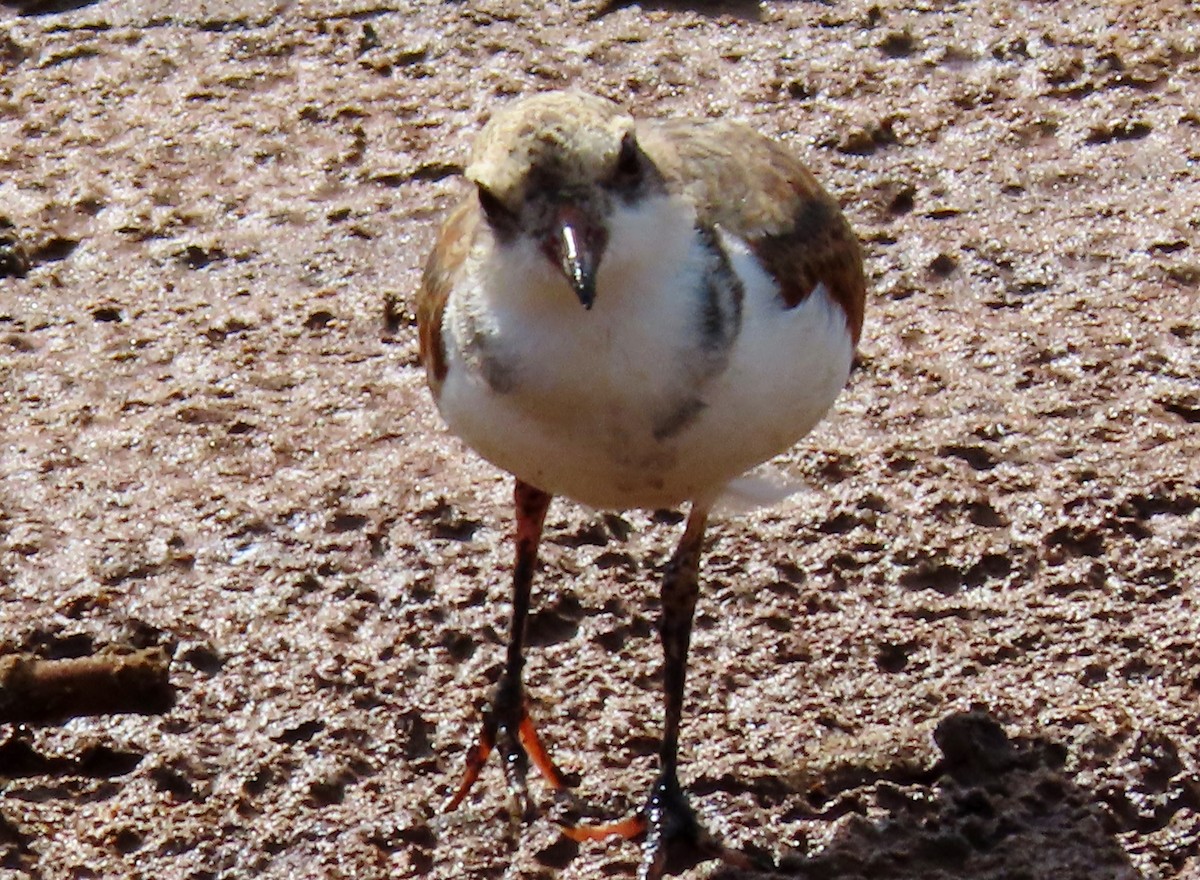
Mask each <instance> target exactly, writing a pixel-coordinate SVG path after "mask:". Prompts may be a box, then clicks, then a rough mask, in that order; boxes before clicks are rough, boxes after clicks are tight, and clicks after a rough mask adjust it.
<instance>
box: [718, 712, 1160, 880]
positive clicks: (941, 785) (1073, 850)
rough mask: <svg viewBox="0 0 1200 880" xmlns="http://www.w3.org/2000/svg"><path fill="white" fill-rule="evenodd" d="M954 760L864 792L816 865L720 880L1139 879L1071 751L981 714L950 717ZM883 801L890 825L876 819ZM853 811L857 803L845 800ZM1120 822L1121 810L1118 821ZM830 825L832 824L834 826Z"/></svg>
mask: <svg viewBox="0 0 1200 880" xmlns="http://www.w3.org/2000/svg"><path fill="white" fill-rule="evenodd" d="M934 739H935V742H936V743H937V745H938V747H939V748H940V749H941V751H942V758H941V759H940V760H939V761H938V762H937V763H936V764H935V765H934V766H933V767H932V768H930V770H929V772H928V774H924V775H923V776H922V778H920V779H918V780H905V781H901V782H895V781H885V780H878V779H877V781H874V782H872V783H867V784H864V785H863V786H862V787H861V788H860V789H858V790H857V791H856V792H855V794H854V797H853V798H851V799H850V801H849V802H851V803H853V804H854V806H852V807H850V808H848V809H844V810H842V811H841V812H842V815H843V817H844V818H841V819H839V821H840V822H841V823H842V824H841V827H840V828H839V829H838V830H837V832H836V833H835V834H834V836H833V838H832V840H831V841H830V842H829V843H828V844H827V845H826V846H825V847H823V848H822V849H821V850H820V851H819V852H817V853H815V854H813V855H803V856H793V855H786V856H784V857H783V858H782V859H780V860H779V862H778V864H777V865H776V867H774V868H772V869H769V870H761V871H759V870H755V871H748V870H743V869H733V868H720V869H718V870H717V871H716V872H714V873H713V874H711V875H710V876H711V880H764V878H778V877H801V878H812V880H816V878H820V880H834V878H846V880H850V878H865V877H870V878H879V880H910V878H913V880H915V878H918V877H919V878H922V880H933V878H936V880H968V878H970V880H983V878H1005V880H1008V878H1012V880H1018V878H1021V880H1036V878H1046V877H1053V878H1055V880H1136V878H1140V877H1142V876H1143V875H1142V874H1141V873H1140V872H1139V871H1138V870H1137V869H1136V868H1135V867H1134V866H1133V864H1132V863H1131V862H1130V860H1129V856H1128V854H1127V853H1126V852H1125V850H1124V848H1123V847H1122V846H1121V843H1120V841H1119V840H1118V839H1117V836H1116V835H1117V833H1118V832H1120V831H1123V830H1129V829H1127V828H1125V827H1122V825H1123V823H1122V822H1121V821H1120V818H1119V816H1118V817H1116V818H1114V816H1113V814H1112V813H1111V812H1110V811H1107V810H1106V809H1105V808H1104V807H1103V806H1102V804H1103V803H1104V802H1105V800H1106V798H1105V797H1104V796H1102V795H1100V794H1097V793H1095V792H1092V791H1089V790H1087V789H1085V788H1083V787H1080V786H1078V785H1076V784H1075V783H1074V782H1072V780H1071V779H1070V777H1069V776H1068V775H1067V774H1066V773H1064V765H1065V763H1066V759H1067V751H1066V749H1065V748H1064V747H1063V746H1061V745H1057V744H1054V743H1050V742H1046V741H1044V740H1034V739H1009V738H1008V737H1007V736H1006V735H1005V733H1004V731H1003V729H1002V728H1001V726H1000V724H999V723H998V722H997V721H995V720H994V719H993V718H991V717H990V716H989V715H988V714H986V713H985V712H981V711H972V712H964V713H955V714H953V715H949V716H947V717H946V718H944V719H943V720H942V721H941V723H940V724H939V725H938V728H937V731H936V733H935V735H934ZM872 797H873V799H874V802H875V805H876V806H877V807H878V809H877V810H872V811H871V813H872V814H873V815H876V816H877V815H878V814H879V813H880V812H882V813H883V815H882V816H881V817H879V818H868V817H867V815H866V813H867V810H866V807H865V803H866V802H867V801H869V800H870V799H871V798H872ZM839 801H840V802H841V803H843V804H844V803H847V802H848V801H847V798H846V797H842V798H839ZM1118 812H1119V811H1118ZM822 818H830V817H829V816H828V815H826V816H823V817H822Z"/></svg>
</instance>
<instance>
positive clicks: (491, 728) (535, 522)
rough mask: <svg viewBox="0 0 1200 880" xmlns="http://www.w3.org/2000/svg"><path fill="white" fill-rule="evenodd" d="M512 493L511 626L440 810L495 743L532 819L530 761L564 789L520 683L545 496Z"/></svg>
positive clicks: (469, 781)
mask: <svg viewBox="0 0 1200 880" xmlns="http://www.w3.org/2000/svg"><path fill="white" fill-rule="evenodd" d="M513 497H514V501H515V503H516V513H517V535H516V538H517V540H516V545H517V546H516V564H515V565H514V567H513V612H512V626H511V631H510V633H509V641H508V653H507V657H506V660H505V664H504V672H503V674H502V675H501V677H500V682H499V683H498V685H497V687H496V693H495V695H494V696H493V697H492V704H491V707H490V708H489V709H488V710H487V711H485V712H484V715H483V724H482V726H481V728H480V731H479V736H478V737H477V738H476V740H475V743H474V744H473V745H472V746H471V748H470V749H469V750H468V751H467V760H466V764H467V766H466V769H465V770H464V771H463V775H462V780H461V781H460V782H459V784H458V788H457V789H455V791H454V794H453V795H451V796H450V798H449V799H448V800H447V801H446V804H445V806H444V807H443V811H444V812H449V811H450V810H453V809H454V808H455V807H457V806H458V805H459V804H461V803H462V802H463V799H464V798H465V797H466V796H467V793H468V792H469V791H470V790H471V786H472V785H474V784H475V780H476V779H478V778H479V774H480V772H481V771H482V770H483V767H484V764H486V763H487V759H488V755H490V754H491V753H492V750H493V749H494V748H497V747H499V749H500V751H501V754H502V757H503V758H504V773H505V776H506V777H507V779H508V787H509V789H510V790H511V791H512V793H513V795H514V796H515V797H516V798H517V800H518V802H519V803H520V805H521V809H522V812H523V813H524V814H525V816H526V817H528V818H532V815H533V807H532V803H531V802H530V799H529V791H528V789H527V787H526V785H525V776H526V773H527V771H528V766H529V762H530V761H531V760H532V762H533V765H534V767H536V768H537V770H538V772H539V773H541V775H542V776H543V777H544V778H545V780H546V781H547V782H548V783H549V784H550V786H551V787H552V788H553V789H554V790H555V791H561V790H563V789H565V788H566V783H565V782H564V781H563V778H562V773H561V772H560V771H559V769H558V768H557V767H556V766H555V765H554V762H553V761H552V760H551V759H550V755H549V753H548V752H547V751H546V749H545V747H544V746H543V745H542V741H541V739H539V738H538V735H537V730H536V729H535V728H534V725H533V720H532V719H531V718H530V717H529V710H528V708H527V707H526V704H525V692H524V685H523V684H522V681H521V673H522V670H523V669H524V666H525V656H524V645H525V623H526V619H527V618H528V616H529V594H530V591H531V588H532V585H533V572H534V569H535V568H536V567H537V555H538V545H539V544H540V543H541V538H542V525H543V523H544V522H545V520H546V511H547V509H548V508H549V507H550V498H551V496H550V495H548V494H547V493H545V492H543V491H541V490H540V489H535V488H534V487H532V486H530V485H528V484H526V483H522V482H521V481H520V480H518V481H517V484H516V488H515V490H514V493H513Z"/></svg>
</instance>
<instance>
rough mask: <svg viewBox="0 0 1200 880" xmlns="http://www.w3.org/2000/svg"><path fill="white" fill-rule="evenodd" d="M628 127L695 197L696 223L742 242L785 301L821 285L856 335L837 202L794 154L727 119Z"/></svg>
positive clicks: (857, 266) (859, 311)
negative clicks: (836, 303) (708, 226)
mask: <svg viewBox="0 0 1200 880" xmlns="http://www.w3.org/2000/svg"><path fill="white" fill-rule="evenodd" d="M637 134H638V143H639V144H640V145H641V147H642V149H643V150H645V152H646V154H647V155H648V156H649V157H650V158H651V159H652V160H654V163H655V164H656V165H657V166H658V167H659V170H660V171H662V173H663V176H664V177H665V178H666V181H667V187H668V188H669V189H671V190H673V191H677V192H682V193H683V194H685V195H686V196H687V197H688V198H690V199H691V200H692V201H693V202H694V203H695V205H696V209H697V212H698V215H699V220H700V222H701V223H702V224H705V225H716V224H719V225H720V226H721V227H722V228H723V229H725V230H726V231H728V232H731V233H734V234H735V235H737V236H739V237H741V238H742V239H743V240H745V241H746V243H747V244H748V245H749V247H750V249H751V250H752V251H753V252H754V254H755V255H756V256H757V257H758V258H759V260H761V261H762V264H763V266H764V267H765V268H766V270H767V271H768V272H769V273H770V274H771V275H772V276H773V277H774V278H775V279H776V280H777V281H778V283H779V292H780V296H781V297H782V298H783V301H784V303H785V304H786V305H787V307H788V308H792V307H794V306H796V305H798V304H800V303H801V302H803V301H804V300H805V299H806V298H807V297H808V296H809V294H811V293H812V291H813V289H814V288H815V287H816V286H817V284H818V283H821V284H824V285H825V288H826V290H828V291H829V294H830V296H832V297H833V299H834V300H835V301H836V302H838V303H839V304H840V305H841V306H842V308H843V310H845V312H846V325H847V327H848V328H849V329H850V333H851V336H852V337H853V338H854V341H855V342H856V343H857V342H858V338H859V335H860V334H861V332H862V323H863V306H864V302H865V300H866V282H865V280H864V278H863V266H862V250H861V248H860V247H859V243H858V239H857V238H856V237H855V235H854V232H853V230H851V229H850V224H849V223H847V222H846V218H845V217H843V216H842V212H841V209H840V208H839V207H838V205H837V202H836V201H834V200H833V198H832V197H831V196H830V195H829V194H828V193H826V192H825V190H823V189H822V188H821V185H820V184H819V183H817V181H816V178H814V177H813V176H812V174H811V173H809V171H808V169H807V168H805V167H804V165H803V164H801V163H800V161H799V160H797V159H796V158H795V157H794V156H792V155H791V154H790V153H789V152H788V151H787V150H785V149H784V148H783V147H782V146H780V145H779V144H777V143H776V142H775V141H773V140H771V139H770V138H767V137H764V136H763V135H761V134H759V133H758V132H756V131H754V130H753V129H751V128H748V127H747V126H745V125H741V124H739V123H736V122H724V121H720V122H698V121H691V120H679V121H645V122H639V123H638V131H637Z"/></svg>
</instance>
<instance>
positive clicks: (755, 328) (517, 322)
mask: <svg viewBox="0 0 1200 880" xmlns="http://www.w3.org/2000/svg"><path fill="white" fill-rule="evenodd" d="M645 220H646V222H647V223H648V224H651V225H653V226H655V227H656V228H655V232H654V234H652V235H649V236H646V235H645V233H646V232H647V231H648V230H639V229H638V228H637V224H636V223H634V222H627V223H626V224H624V227H625V229H626V235H627V236H628V240H627V241H624V242H623V241H621V239H620V237H619V236H618V235H614V239H613V241H612V242H610V248H609V252H610V253H612V252H613V251H614V250H615V251H617V252H618V253H621V254H622V255H626V256H627V258H626V259H624V260H622V261H616V260H613V261H611V263H610V264H606V263H602V264H601V271H600V276H599V278H598V286H597V297H596V303H595V306H594V308H593V309H592V310H591V311H585V310H584V309H583V308H582V307H581V306H580V304H579V303H578V301H577V300H575V299H574V297H573V296H572V295H571V294H570V292H569V290H567V288H566V285H565V282H563V281H562V279H561V278H558V277H556V276H555V275H554V274H553V270H551V269H549V268H548V267H545V266H544V261H541V260H540V259H539V258H538V257H537V255H535V254H529V255H527V259H525V260H524V261H523V262H521V263H520V265H513V266H511V267H509V269H506V270H505V271H510V270H511V271H512V273H513V274H514V276H515V278H519V279H520V280H521V283H522V284H523V285H524V286H523V287H522V288H521V295H514V294H513V293H512V289H509V288H506V292H505V293H504V295H503V296H502V297H491V298H490V299H489V302H488V305H487V308H486V309H480V308H479V307H478V305H476V306H475V309H476V312H477V313H478V312H486V315H487V319H488V321H489V322H490V326H489V329H490V330H491V331H492V332H493V338H494V340H495V342H494V345H495V346H496V347H498V348H500V349H502V353H503V354H504V355H506V356H507V361H506V362H507V364H508V365H509V368H508V369H507V370H506V374H505V376H504V377H503V383H502V385H503V387H502V389H501V390H497V389H496V388H495V387H493V385H494V384H495V382H493V383H492V384H489V383H488V382H487V381H485V380H484V378H483V376H482V375H481V374H480V373H479V371H478V370H477V369H469V368H468V367H469V366H470V364H469V360H470V357H471V355H470V354H469V353H468V352H466V351H464V348H463V346H462V345H461V344H460V343H461V340H460V339H458V338H457V336H455V328H456V327H461V321H460V320H459V319H460V318H461V315H459V314H456V312H457V310H459V309H464V308H472V305H471V304H472V302H473V298H472V297H463V298H462V300H461V301H460V302H455V301H454V300H452V301H451V304H450V306H449V308H448V311H447V322H446V324H447V328H448V329H449V330H450V333H449V334H448V336H447V343H448V349H449V373H448V375H447V378H446V382H445V385H444V386H443V388H442V393H441V395H440V398H439V401H438V405H439V408H440V409H441V411H442V414H443V416H444V417H445V419H446V421H447V423H448V424H449V425H450V427H451V429H452V430H454V431H455V433H457V434H458V435H459V436H461V437H462V438H463V439H464V440H466V442H467V443H468V444H470V445H471V446H472V447H473V448H474V449H475V450H476V451H477V452H479V453H480V454H481V455H482V456H483V457H484V458H486V459H488V460H489V461H491V462H492V463H494V464H496V465H497V466H499V467H501V468H504V469H505V470H507V471H509V472H511V473H513V474H515V475H516V476H517V477H519V478H520V479H522V480H524V481H526V482H528V483H530V484H532V485H534V486H537V487H538V488H541V489H543V490H545V491H547V492H550V493H552V494H556V495H564V496H567V497H570V498H573V499H575V500H576V501H579V502H582V503H583V504H587V505H590V506H592V507H597V508H603V509H625V508H633V507H644V508H659V507H673V506H676V505H678V504H680V503H682V502H684V501H689V500H691V501H694V500H700V501H710V500H713V499H714V498H716V497H717V496H718V495H720V493H721V491H722V489H723V488H724V487H725V486H726V485H727V484H728V483H729V482H730V481H731V480H734V479H736V478H737V477H738V476H740V475H741V474H742V473H743V472H744V471H746V470H747V469H749V468H751V467H753V466H755V465H757V464H759V463H761V462H763V461H765V460H767V459H768V458H771V457H772V456H774V455H777V454H778V453H780V452H783V451H784V450H786V449H788V448H789V447H790V446H792V445H793V444H794V443H795V442H796V441H797V440H799V439H800V438H801V437H802V436H803V435H804V434H806V433H807V432H808V431H809V430H810V429H811V428H812V427H813V426H814V425H815V424H816V423H817V422H818V421H819V420H820V418H821V417H822V415H824V413H825V412H826V410H827V409H828V408H829V406H830V405H831V404H832V403H833V401H834V399H835V398H836V397H837V394H838V392H839V391H840V390H841V389H842V387H843V386H844V385H845V383H846V379H847V377H848V375H849V370H850V363H851V358H852V356H853V348H854V346H853V342H852V340H851V337H850V333H849V331H848V329H847V327H846V320H845V316H844V314H843V313H842V311H841V309H840V307H839V306H838V305H837V304H835V303H834V302H833V301H832V300H831V299H830V297H829V296H828V295H827V293H826V292H825V290H824V289H823V288H818V289H817V290H816V291H814V292H813V294H812V295H811V296H810V297H809V298H808V299H807V300H806V301H805V302H803V303H802V304H801V305H799V306H797V307H795V308H793V309H784V308H783V306H782V304H781V302H780V301H779V299H778V297H777V296H776V293H775V289H774V285H773V283H772V282H771V281H770V280H769V279H768V277H767V276H766V275H765V274H764V273H763V272H762V271H761V270H759V269H758V267H757V264H755V263H753V261H752V260H751V259H750V257H749V256H748V254H747V253H746V251H745V249H744V247H741V246H740V244H738V243H737V242H730V241H729V240H728V239H727V240H726V245H727V247H728V249H729V251H730V256H731V260H732V263H733V267H734V269H735V271H736V272H737V274H738V275H739V277H740V278H741V280H742V283H743V285H744V288H745V298H744V300H743V305H742V322H741V332H740V333H739V335H738V337H737V339H736V341H735V342H734V343H733V347H732V349H731V350H730V352H729V356H728V360H727V362H726V363H725V364H724V368H723V369H722V370H720V371H719V372H717V373H715V374H714V375H711V376H709V377H707V378H706V379H705V381H704V382H703V383H702V384H701V385H700V386H699V387H696V386H697V382H696V374H697V371H696V368H695V363H696V362H695V358H696V357H698V356H699V355H698V351H697V340H698V339H699V335H700V332H699V330H700V328H699V327H698V326H697V325H696V320H697V317H696V308H695V304H694V303H693V302H689V301H688V300H687V298H686V296H683V295H682V294H681V292H685V291H688V290H693V289H695V277H696V276H695V273H696V272H697V271H699V268H698V267H699V266H700V264H701V262H702V259H701V256H700V253H699V252H698V251H697V250H696V248H697V245H696V242H695V240H694V236H692V235H691V227H690V224H689V225H688V226H686V227H681V231H680V233H679V235H678V236H676V238H675V239H671V240H664V226H663V224H662V220H661V218H659V219H657V220H656V219H655V218H653V217H651V218H645ZM616 228H618V229H620V228H622V227H621V226H619V225H618V226H617V227H616ZM639 236H640V237H639ZM647 240H649V241H653V242H654V247H653V249H652V250H651V249H646V248H645V247H644V246H642V245H640V244H639V242H644V241H647ZM639 247H640V248H641V250H642V251H644V257H645V258H644V259H638V254H639ZM488 281H489V282H490V283H492V284H506V283H508V282H506V281H505V280H504V279H497V278H494V277H493V278H490V279H488ZM487 286H488V285H487V283H481V285H480V287H481V288H482V289H485V290H486V289H487ZM548 288H554V289H548ZM558 288H561V289H558ZM479 296H480V297H482V298H487V293H486V292H481V293H479ZM689 402H690V403H689Z"/></svg>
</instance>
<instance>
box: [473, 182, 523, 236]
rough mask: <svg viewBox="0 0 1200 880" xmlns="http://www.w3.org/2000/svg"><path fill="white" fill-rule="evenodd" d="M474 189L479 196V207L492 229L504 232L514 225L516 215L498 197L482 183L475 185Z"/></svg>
mask: <svg viewBox="0 0 1200 880" xmlns="http://www.w3.org/2000/svg"><path fill="white" fill-rule="evenodd" d="M475 188H476V191H477V192H478V194H479V207H481V208H483V213H484V215H485V216H486V217H487V219H488V223H490V224H491V226H492V228H493V229H495V230H497V231H504V230H508V229H511V228H512V227H513V226H515V225H516V222H517V216H516V214H514V213H513V212H512V211H511V210H509V208H508V206H507V205H505V204H504V202H502V201H500V197H499V196H497V195H496V194H495V193H494V192H492V191H491V190H490V189H488V188H487V187H486V186H484V185H483V184H482V183H480V184H476V187H475Z"/></svg>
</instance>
